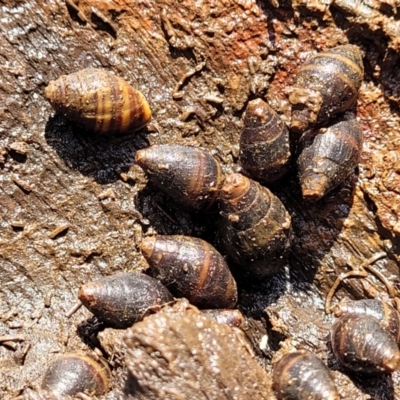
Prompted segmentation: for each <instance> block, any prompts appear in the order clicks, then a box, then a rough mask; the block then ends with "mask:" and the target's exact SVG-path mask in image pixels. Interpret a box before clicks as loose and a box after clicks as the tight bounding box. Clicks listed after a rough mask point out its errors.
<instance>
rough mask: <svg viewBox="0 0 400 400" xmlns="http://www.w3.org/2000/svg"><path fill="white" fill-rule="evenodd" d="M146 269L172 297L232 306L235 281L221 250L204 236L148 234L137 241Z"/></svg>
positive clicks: (199, 303)
mask: <svg viewBox="0 0 400 400" xmlns="http://www.w3.org/2000/svg"><path fill="white" fill-rule="evenodd" d="M141 251H142V254H143V255H144V257H145V258H146V260H147V262H148V263H149V264H150V269H149V273H150V274H151V275H152V276H153V277H155V278H157V279H158V280H160V281H161V283H162V284H164V285H165V286H166V287H168V289H169V290H171V292H172V293H173V294H174V295H175V296H176V297H186V298H187V299H188V300H189V301H190V302H191V303H192V304H193V305H195V306H197V307H200V308H233V307H234V306H235V305H236V302H237V288H236V282H235V280H234V278H233V276H232V274H231V272H230V271H229V268H228V266H227V265H226V262H225V260H224V258H223V257H222V256H221V254H220V253H219V252H218V251H217V250H216V249H215V248H214V247H213V246H211V245H210V244H209V243H207V242H205V241H204V240H201V239H197V238H193V237H188V236H179V235H175V236H150V237H147V238H145V239H144V240H143V241H142V244H141Z"/></svg>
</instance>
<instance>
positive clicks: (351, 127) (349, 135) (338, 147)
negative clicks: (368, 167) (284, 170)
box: [297, 113, 363, 201]
mask: <svg viewBox="0 0 400 400" xmlns="http://www.w3.org/2000/svg"><path fill="white" fill-rule="evenodd" d="M362 141H363V134H362V130H361V128H360V125H359V124H358V122H357V119H356V117H355V115H354V114H350V113H346V115H345V116H344V117H343V118H342V119H340V120H339V121H338V122H336V123H334V124H333V125H331V126H329V128H321V129H319V130H317V131H316V133H315V132H314V131H312V130H311V131H307V132H305V133H304V134H303V136H302V137H301V139H300V146H301V147H302V151H301V153H300V155H299V157H298V159H297V167H298V174H299V180H300V184H301V190H302V193H303V197H304V198H305V199H307V200H310V201H316V200H319V199H320V198H322V197H323V196H325V194H326V193H327V192H329V191H330V190H332V189H334V188H336V187H337V186H338V185H340V184H341V183H342V182H343V181H344V180H345V179H346V178H347V177H348V176H349V175H350V174H351V172H352V171H354V168H355V167H356V166H357V164H358V161H359V159H360V154H361V150H362Z"/></svg>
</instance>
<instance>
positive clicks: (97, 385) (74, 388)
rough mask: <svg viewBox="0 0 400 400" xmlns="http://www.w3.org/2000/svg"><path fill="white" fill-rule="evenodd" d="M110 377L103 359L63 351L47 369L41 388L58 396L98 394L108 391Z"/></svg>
mask: <svg viewBox="0 0 400 400" xmlns="http://www.w3.org/2000/svg"><path fill="white" fill-rule="evenodd" d="M110 378H111V372H110V369H109V367H108V365H107V363H106V362H105V360H103V359H101V358H100V359H99V360H98V361H96V360H94V359H93V358H92V357H90V356H88V355H86V354H83V353H65V354H63V355H62V356H60V357H57V359H56V360H55V361H54V362H53V363H52V364H51V365H50V367H49V368H48V369H47V371H46V373H45V375H44V378H43V382H42V389H44V390H47V391H49V392H52V393H54V394H55V395H57V396H61V397H60V398H64V397H63V396H67V395H69V396H74V395H76V394H78V393H85V394H88V395H94V396H100V395H102V394H104V393H106V392H107V391H108V389H109V387H110ZM57 398H58V397H57Z"/></svg>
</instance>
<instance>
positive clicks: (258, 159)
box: [239, 99, 290, 182]
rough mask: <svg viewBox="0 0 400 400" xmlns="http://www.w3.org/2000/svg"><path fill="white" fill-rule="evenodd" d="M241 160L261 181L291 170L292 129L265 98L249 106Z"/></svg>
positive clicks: (241, 139) (245, 119) (242, 137)
mask: <svg viewBox="0 0 400 400" xmlns="http://www.w3.org/2000/svg"><path fill="white" fill-rule="evenodd" d="M239 160H240V164H241V165H242V167H243V169H244V170H245V172H246V174H248V175H249V176H250V177H251V178H253V179H255V180H257V181H260V182H273V181H276V180H277V179H279V178H281V177H282V176H283V175H284V174H285V173H286V172H287V171H288V170H289V160H290V146H289V130H288V129H287V127H286V125H285V124H284V122H283V121H282V120H281V119H280V118H279V116H278V114H277V113H276V112H275V111H274V110H273V109H272V108H271V107H270V106H269V105H268V104H267V103H266V102H265V101H263V100H261V99H256V100H252V101H250V102H249V104H248V105H247V108H246V113H245V117H244V126H243V130H242V134H241V137H240V153H239Z"/></svg>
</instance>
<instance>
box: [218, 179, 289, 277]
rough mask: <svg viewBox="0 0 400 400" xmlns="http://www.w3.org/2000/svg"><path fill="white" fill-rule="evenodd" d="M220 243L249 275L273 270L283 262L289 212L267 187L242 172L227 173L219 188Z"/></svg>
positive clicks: (269, 272) (226, 252) (286, 245)
mask: <svg viewBox="0 0 400 400" xmlns="http://www.w3.org/2000/svg"><path fill="white" fill-rule="evenodd" d="M220 200H221V201H220V202H221V221H220V224H219V238H220V246H221V250H222V253H223V254H226V255H227V256H228V257H229V258H230V260H231V261H233V262H234V263H236V264H237V265H239V266H241V267H242V268H241V269H240V272H241V274H242V275H243V276H245V277H248V278H250V279H264V278H266V277H269V276H271V275H273V274H275V273H276V272H277V271H278V270H279V269H280V268H281V267H282V266H283V265H284V264H285V262H286V258H287V253H288V249H289V244H290V243H289V242H290V240H289V238H290V227H291V219H290V215H289V214H288V212H287V211H286V209H285V207H284V205H283V204H282V203H281V201H280V200H279V199H278V198H277V197H276V196H275V195H274V194H272V192H271V191H270V190H268V189H267V188H265V187H263V186H261V185H259V184H258V183H257V182H255V181H253V180H251V179H249V178H247V177H245V176H243V175H241V174H231V175H229V176H227V178H226V180H225V183H224V186H223V187H222V189H221V199H220Z"/></svg>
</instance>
